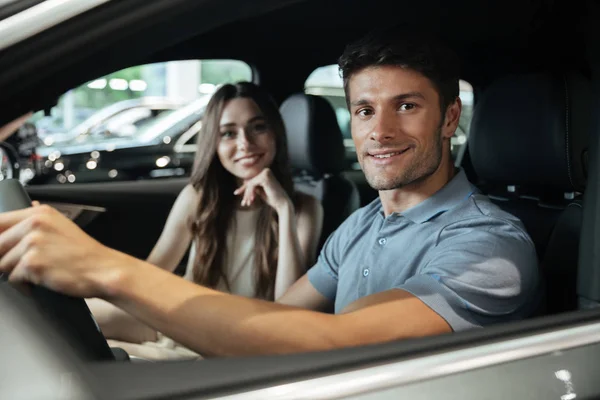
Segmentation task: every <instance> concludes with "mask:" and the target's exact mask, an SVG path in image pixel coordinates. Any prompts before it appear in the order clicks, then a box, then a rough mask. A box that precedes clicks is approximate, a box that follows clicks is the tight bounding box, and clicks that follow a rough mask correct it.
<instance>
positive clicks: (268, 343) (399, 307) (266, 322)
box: [104, 259, 451, 356]
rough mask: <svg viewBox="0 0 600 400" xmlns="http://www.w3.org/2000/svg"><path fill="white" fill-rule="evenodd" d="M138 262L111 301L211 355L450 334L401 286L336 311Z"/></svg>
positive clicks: (291, 350)
mask: <svg viewBox="0 0 600 400" xmlns="http://www.w3.org/2000/svg"><path fill="white" fill-rule="evenodd" d="M134 263H139V265H137V266H136V267H135V269H133V268H132V269H131V271H132V272H131V273H129V272H125V271H124V269H121V271H123V273H122V274H121V276H120V277H119V278H118V279H117V280H114V281H113V282H112V283H110V284H104V285H105V286H106V288H107V289H108V290H109V292H112V294H113V295H112V296H111V297H109V298H108V300H109V301H112V302H114V304H115V305H117V306H118V307H120V308H122V309H124V310H126V311H128V312H129V313H131V314H132V315H134V316H136V317H137V318H139V319H140V320H142V321H144V322H145V323H147V324H149V325H150V326H152V327H154V328H156V329H157V330H159V331H161V332H163V333H165V334H166V335H167V336H169V337H171V338H173V339H174V340H176V341H178V342H180V343H182V344H184V345H186V346H188V347H190V348H191V349H193V350H195V351H197V352H198V353H200V354H203V355H205V356H232V355H252V354H269V353H294V352H304V351H318V350H329V349H335V348H341V347H349V346H358V345H366V344H372V343H379V342H386V341H391V340H396V339H404V338H409V337H419V336H425V335H434V334H439V333H445V332H451V329H450V327H449V325H448V324H447V323H446V322H445V321H444V320H443V319H442V318H441V317H439V316H438V315H437V314H436V313H435V312H433V311H432V310H431V309H430V308H428V307H427V306H426V305H425V304H423V303H422V302H421V301H420V300H419V299H417V298H416V297H414V296H412V295H411V294H409V293H408V292H405V291H402V290H390V291H387V292H384V293H379V294H376V295H373V296H369V297H366V298H363V299H361V300H359V301H358V302H357V303H355V304H353V305H350V306H349V307H348V312H347V313H345V314H341V315H331V314H324V313H320V312H315V311H309V310H306V309H302V308H297V307H293V306H288V305H285V304H277V303H272V302H267V301H261V300H256V299H249V298H245V297H239V296H233V295H229V294H224V293H221V292H217V291H214V290H211V289H207V288H204V287H201V286H198V285H195V284H193V283H191V282H187V281H184V280H183V279H181V278H179V277H176V276H173V275H172V274H168V273H165V272H164V271H162V270H159V269H157V268H154V267H152V266H149V265H148V264H146V263H142V262H140V261H138V260H134V259H132V260H131V262H130V265H131V266H133V264H134ZM133 271H135V272H133ZM309 284H310V283H309ZM313 290H314V289H313ZM157 299H160V301H157ZM391 321H393V323H390V322H391Z"/></svg>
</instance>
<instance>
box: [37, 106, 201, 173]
mask: <svg viewBox="0 0 600 400" xmlns="http://www.w3.org/2000/svg"><path fill="white" fill-rule="evenodd" d="M209 99H210V96H208V95H207V96H204V97H201V98H199V99H197V100H195V101H193V102H191V103H189V104H187V105H185V106H183V107H181V108H179V109H175V110H170V111H165V112H162V113H161V114H160V115H159V116H157V117H155V118H153V119H152V120H150V121H147V122H146V123H145V124H143V125H142V126H141V127H140V128H139V129H137V131H136V132H135V133H133V134H131V135H123V136H122V137H120V136H115V137H113V138H107V137H106V136H105V135H90V136H87V137H86V139H85V140H82V141H81V143H78V139H77V138H75V139H73V140H72V141H70V142H65V143H61V144H60V145H56V146H48V147H40V148H38V171H39V172H38V174H37V175H36V176H35V178H33V179H32V183H35V184H42V183H47V184H51V183H58V184H62V183H74V182H78V183H84V182H102V181H107V180H111V181H120V180H139V179H149V178H162V177H171V176H185V175H189V173H190V172H191V169H192V166H193V162H194V154H195V151H196V135H197V134H198V132H199V130H200V128H201V126H202V117H203V116H204V110H205V108H206V105H207V103H208V100H209ZM108 125H109V124H107V126H108Z"/></svg>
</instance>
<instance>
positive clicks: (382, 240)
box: [379, 238, 387, 246]
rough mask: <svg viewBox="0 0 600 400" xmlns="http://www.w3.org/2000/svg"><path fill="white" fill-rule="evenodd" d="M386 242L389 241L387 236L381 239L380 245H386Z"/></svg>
mask: <svg viewBox="0 0 600 400" xmlns="http://www.w3.org/2000/svg"><path fill="white" fill-rule="evenodd" d="M386 243H387V239H386V238H381V239H379V244H380V245H382V246H385V244H386Z"/></svg>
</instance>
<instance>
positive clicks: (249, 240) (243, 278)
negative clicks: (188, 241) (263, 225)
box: [111, 209, 260, 360]
mask: <svg viewBox="0 0 600 400" xmlns="http://www.w3.org/2000/svg"><path fill="white" fill-rule="evenodd" d="M259 214H260V209H256V210H244V211H242V210H236V213H235V220H234V225H233V229H230V230H229V232H227V251H226V252H225V265H224V268H225V271H226V273H227V277H228V278H229V285H230V288H231V291H230V293H232V294H236V295H240V296H246V297H254V293H255V292H254V290H255V281H254V243H255V236H256V226H257V223H258V216H259ZM195 247H196V246H194V245H193V244H192V246H191V248H190V258H189V261H188V265H187V268H186V271H185V274H184V278H185V279H187V280H189V281H193V279H192V266H193V264H194V259H195V256H196V252H195ZM217 289H218V290H220V291H223V292H226V291H227V287H226V286H225V282H220V283H219V285H217ZM157 333H158V340H157V341H156V342H144V343H141V344H137V343H127V342H117V341H111V345H113V346H116V347H121V348H123V349H124V350H125V351H127V353H129V355H131V356H134V357H140V358H144V359H146V360H182V359H197V358H201V356H200V355H199V354H197V353H195V352H194V351H192V350H190V349H188V348H186V347H184V346H182V345H180V344H179V343H177V342H175V341H174V340H173V339H171V338H169V337H167V336H164V335H163V334H162V333H160V332H157Z"/></svg>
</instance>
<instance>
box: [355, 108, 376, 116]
mask: <svg viewBox="0 0 600 400" xmlns="http://www.w3.org/2000/svg"><path fill="white" fill-rule="evenodd" d="M371 114H373V112H372V111H371V110H369V109H368V108H363V109H361V110H358V111H357V112H356V115H359V116H361V117H366V116H369V115H371Z"/></svg>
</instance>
